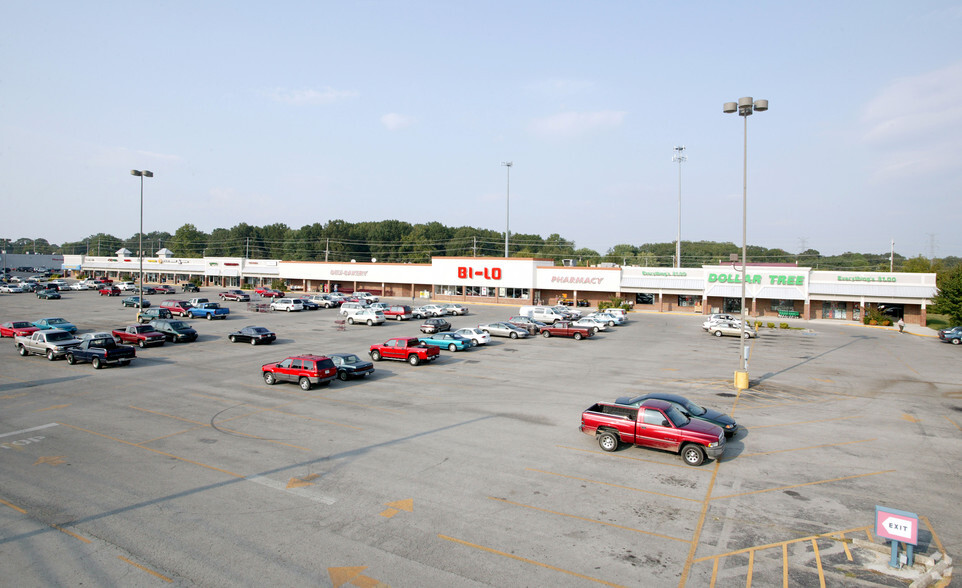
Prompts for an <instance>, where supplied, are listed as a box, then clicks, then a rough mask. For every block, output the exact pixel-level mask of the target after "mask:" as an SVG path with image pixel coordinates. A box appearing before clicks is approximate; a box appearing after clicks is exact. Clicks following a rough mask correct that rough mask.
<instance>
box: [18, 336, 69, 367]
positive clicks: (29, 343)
mask: <svg viewBox="0 0 962 588" xmlns="http://www.w3.org/2000/svg"><path fill="white" fill-rule="evenodd" d="M14 342H15V343H16V345H17V352H18V353H19V354H20V355H22V356H23V357H26V356H28V355H30V354H31V353H32V354H36V355H46V356H47V359H49V360H50V361H53V360H55V359H57V358H58V357H63V356H65V355H67V351H68V350H69V349H70V348H71V347H76V346H77V345H80V339H76V338H74V336H73V335H71V334H70V333H68V332H67V331H61V330H59V329H50V330H46V331H36V332H34V333H31V334H30V335H19V336H17V337H15V338H14Z"/></svg>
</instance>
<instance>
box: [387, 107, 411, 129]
mask: <svg viewBox="0 0 962 588" xmlns="http://www.w3.org/2000/svg"><path fill="white" fill-rule="evenodd" d="M381 124H383V125H384V126H385V127H387V130H389V131H399V130H401V129H403V128H405V127H409V126H411V125H413V124H414V118H413V117H410V116H407V115H404V114H398V113H396V112H389V113H387V114H385V115H384V116H382V117H381Z"/></svg>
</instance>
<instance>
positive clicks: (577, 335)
mask: <svg viewBox="0 0 962 588" xmlns="http://www.w3.org/2000/svg"><path fill="white" fill-rule="evenodd" d="M583 337H584V336H583V335H582V334H581V333H575V341H581V339H582V338H583Z"/></svg>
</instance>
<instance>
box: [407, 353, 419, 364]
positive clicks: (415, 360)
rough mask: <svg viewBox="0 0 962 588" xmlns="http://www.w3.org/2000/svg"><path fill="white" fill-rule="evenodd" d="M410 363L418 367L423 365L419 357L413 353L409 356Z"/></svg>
mask: <svg viewBox="0 0 962 588" xmlns="http://www.w3.org/2000/svg"><path fill="white" fill-rule="evenodd" d="M408 363H409V364H411V365H418V364H420V363H421V359H420V358H419V357H418V356H417V355H415V354H413V353H412V354H411V355H409V356H408Z"/></svg>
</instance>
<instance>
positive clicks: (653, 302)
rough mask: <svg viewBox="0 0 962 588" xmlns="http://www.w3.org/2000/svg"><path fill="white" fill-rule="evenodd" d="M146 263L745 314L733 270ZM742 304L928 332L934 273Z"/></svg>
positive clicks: (190, 276)
mask: <svg viewBox="0 0 962 588" xmlns="http://www.w3.org/2000/svg"><path fill="white" fill-rule="evenodd" d="M122 253H127V252H125V251H123V250H122V251H118V254H115V255H114V256H111V257H90V256H84V255H65V256H64V261H63V268H64V269H65V270H67V271H70V272H74V273H83V274H85V275H88V276H99V275H103V276H108V277H113V278H120V277H124V276H126V277H131V278H134V277H136V275H137V274H138V272H139V265H140V260H139V258H137V257H131V256H129V254H127V255H121V254H122ZM158 253H160V254H159V255H155V256H153V257H150V258H144V260H143V267H144V280H145V281H146V282H148V283H171V284H176V283H180V282H186V281H189V280H196V281H199V282H201V283H202V284H204V285H207V286H217V287H224V288H227V287H234V288H238V287H245V286H247V287H257V286H261V285H270V284H272V283H274V282H275V281H279V282H282V283H283V284H284V287H285V288H287V289H289V290H293V291H302V292H333V291H341V292H354V291H359V290H365V291H370V292H373V293H376V294H378V295H382V296H388V297H402V298H412V299H418V298H431V299H434V300H443V301H457V302H478V303H481V302H488V303H496V304H518V305H528V304H557V303H559V302H563V303H566V304H580V305H583V306H597V304H598V303H599V302H601V301H603V300H610V299H612V298H622V299H624V300H626V301H628V302H629V303H631V304H634V305H635V307H636V308H637V309H649V310H654V311H659V312H687V313H692V314H710V313H718V312H727V313H732V314H737V313H739V312H740V311H741V296H742V286H743V284H742V277H741V271H740V269H736V268H735V267H734V266H732V265H706V266H702V267H700V268H667V269H666V268H649V267H633V266H627V267H611V268H608V267H605V268H586V267H562V266H556V265H554V262H553V261H552V260H549V259H532V258H500V257H435V258H432V260H431V263H333V262H313V261H312V262H306V261H305V262H301V261H280V260H265V259H245V258H227V257H205V258H202V259H188V258H176V257H173V256H171V255H169V252H166V251H162V252H158ZM744 289H745V305H746V307H747V308H748V312H749V314H750V315H751V316H753V317H758V318H768V317H779V318H784V317H793V318H794V317H797V318H802V319H815V318H825V319H837V320H850V321H859V320H861V318H862V317H864V316H865V314H866V312H868V310H869V309H870V308H876V309H879V310H884V311H886V312H887V313H889V314H890V316H900V317H904V319H905V321H906V322H908V323H914V324H922V325H924V324H925V318H926V317H925V314H926V308H927V306H928V305H929V304H931V300H932V298H933V297H934V296H935V294H936V292H937V289H936V284H935V274H934V273H928V274H919V273H886V272H841V271H823V270H816V269H813V268H807V267H797V266H793V265H750V266H748V267H747V268H746V277H745V282H744Z"/></svg>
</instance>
